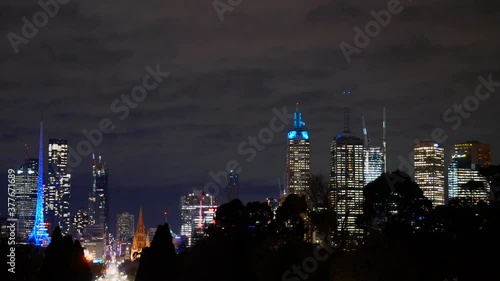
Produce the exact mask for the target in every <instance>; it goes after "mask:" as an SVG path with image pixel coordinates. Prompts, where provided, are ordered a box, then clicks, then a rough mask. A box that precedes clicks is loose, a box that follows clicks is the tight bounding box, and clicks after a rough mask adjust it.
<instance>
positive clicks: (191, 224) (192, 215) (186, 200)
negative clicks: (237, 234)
mask: <svg viewBox="0 0 500 281" xmlns="http://www.w3.org/2000/svg"><path fill="white" fill-rule="evenodd" d="M216 211H217V202H216V201H215V197H214V196H212V195H209V194H205V193H204V192H203V191H201V190H197V189H195V190H193V192H192V193H190V194H188V195H185V196H181V236H185V237H186V238H187V241H186V246H187V247H191V246H193V245H194V244H195V243H196V241H197V240H198V239H199V238H200V237H201V236H203V235H204V230H205V229H206V228H207V227H208V226H209V225H210V224H213V223H214V217H215V212H216Z"/></svg>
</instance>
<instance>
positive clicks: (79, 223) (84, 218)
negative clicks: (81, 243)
mask: <svg viewBox="0 0 500 281" xmlns="http://www.w3.org/2000/svg"><path fill="white" fill-rule="evenodd" d="M71 224H72V231H71V232H72V235H73V238H76V239H80V238H82V237H83V230H84V229H85V227H87V225H89V214H88V211H87V209H81V208H80V209H78V211H76V213H75V214H74V215H73V219H72V223H71Z"/></svg>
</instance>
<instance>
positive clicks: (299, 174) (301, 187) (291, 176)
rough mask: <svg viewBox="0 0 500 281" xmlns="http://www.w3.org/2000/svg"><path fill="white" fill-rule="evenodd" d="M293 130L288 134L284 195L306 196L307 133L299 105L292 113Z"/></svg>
mask: <svg viewBox="0 0 500 281" xmlns="http://www.w3.org/2000/svg"><path fill="white" fill-rule="evenodd" d="M293 125H294V126H293V130H291V131H290V132H288V139H287V146H286V170H285V190H284V193H285V194H286V195H288V194H298V195H306V196H307V193H308V189H309V184H310V181H311V167H310V163H311V162H310V145H309V132H308V131H307V130H306V129H305V125H306V123H305V122H304V121H302V112H301V111H300V109H299V103H297V107H296V109H295V112H294V121H293Z"/></svg>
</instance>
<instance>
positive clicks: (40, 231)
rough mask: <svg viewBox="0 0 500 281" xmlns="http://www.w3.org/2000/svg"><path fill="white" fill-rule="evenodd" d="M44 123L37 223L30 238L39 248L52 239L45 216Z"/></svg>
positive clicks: (39, 158) (36, 213) (37, 199)
mask: <svg viewBox="0 0 500 281" xmlns="http://www.w3.org/2000/svg"><path fill="white" fill-rule="evenodd" d="M43 193H44V189H43V123H40V152H39V155H38V185H37V198H36V211H35V223H34V225H33V230H32V231H31V234H30V236H29V238H28V243H32V244H35V245H38V246H40V245H41V246H48V244H49V243H50V237H49V234H48V233H47V225H46V223H45V219H44V215H43V211H44V208H43V204H44V202H43Z"/></svg>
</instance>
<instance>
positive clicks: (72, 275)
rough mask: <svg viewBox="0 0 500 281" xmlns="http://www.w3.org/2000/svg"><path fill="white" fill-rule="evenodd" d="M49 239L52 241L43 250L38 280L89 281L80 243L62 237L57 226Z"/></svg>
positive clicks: (87, 265)
mask: <svg viewBox="0 0 500 281" xmlns="http://www.w3.org/2000/svg"><path fill="white" fill-rule="evenodd" d="M51 238H52V239H51V240H52V241H51V242H50V244H49V246H47V249H46V250H45V260H44V263H43V265H42V268H41V270H40V280H41V281H57V280H61V281H62V280H64V281H91V280H92V274H91V271H90V265H89V263H88V262H87V260H86V259H85V255H84V253H83V248H82V246H81V245H80V242H79V241H78V240H76V241H75V242H73V238H72V237H71V235H66V236H64V237H63V236H62V232H61V229H60V228H59V226H57V227H56V228H55V229H54V231H53V232H52V237H51Z"/></svg>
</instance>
